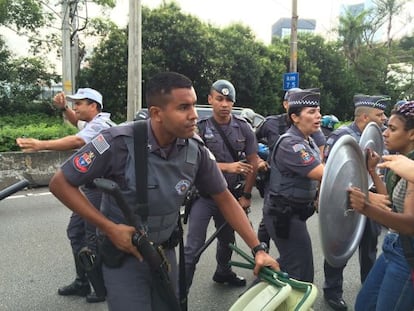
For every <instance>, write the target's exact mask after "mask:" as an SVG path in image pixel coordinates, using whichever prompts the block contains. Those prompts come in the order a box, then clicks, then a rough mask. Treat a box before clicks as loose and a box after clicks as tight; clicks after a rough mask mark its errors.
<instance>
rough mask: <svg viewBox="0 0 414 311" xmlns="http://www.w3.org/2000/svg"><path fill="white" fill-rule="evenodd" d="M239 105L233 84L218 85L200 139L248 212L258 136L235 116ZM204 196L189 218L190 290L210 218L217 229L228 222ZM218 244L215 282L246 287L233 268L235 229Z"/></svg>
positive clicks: (187, 256)
mask: <svg viewBox="0 0 414 311" xmlns="http://www.w3.org/2000/svg"><path fill="white" fill-rule="evenodd" d="M235 101H236V90H235V89H234V86H233V84H231V83H230V82H229V81H227V80H217V81H216V82H214V83H213V85H212V86H211V89H210V94H209V95H208V103H209V104H210V105H212V107H213V116H212V117H207V118H205V119H201V120H200V121H199V122H198V130H199V135H200V137H201V138H202V139H203V141H204V143H205V144H206V146H207V147H208V148H209V149H210V151H211V152H212V153H213V154H214V157H215V158H216V160H217V163H218V166H219V168H220V170H221V171H222V173H223V175H224V177H225V178H226V181H227V185H228V189H229V190H230V191H231V192H232V193H233V195H234V196H235V198H236V199H237V200H238V202H239V204H240V206H241V207H242V208H243V209H245V210H246V209H247V208H249V207H250V204H251V190H252V188H253V186H254V183H255V178H256V170H257V162H258V155H257V143H256V138H255V136H254V132H253V130H252V128H251V126H250V125H249V124H248V123H247V122H246V120H245V119H244V118H242V117H238V116H235V115H232V113H231V112H232V108H233V105H234V102H235ZM220 129H221V130H222V133H220ZM223 134H224V135H225V137H227V139H228V143H229V144H230V148H229V147H228V146H227V144H226V143H225V139H224V138H223ZM230 149H232V150H230ZM243 178H245V185H244V190H243V189H241V190H242V191H243V192H239V191H236V188H237V186H239V185H240V182H241V180H242V179H243ZM200 194H201V197H200V198H199V199H198V200H196V201H195V202H194V203H193V205H192V208H191V211H190V214H189V225H188V234H187V241H186V245H185V248H184V253H185V263H186V278H187V286H188V288H190V286H191V283H192V280H193V275H194V273H195V268H196V264H197V262H198V259H199V258H197V252H198V250H199V249H200V248H201V247H202V246H203V244H204V242H205V240H206V232H207V227H208V224H209V222H210V218H211V217H213V219H214V222H215V226H216V228H219V227H220V226H221V225H222V224H223V223H224V222H225V218H224V217H223V214H222V212H221V210H220V209H219V208H218V206H217V203H216V202H215V201H214V200H213V198H212V197H211V196H209V195H207V194H206V193H203V191H200ZM217 240H218V241H217V252H216V260H217V267H216V271H215V273H214V275H213V280H214V281H215V282H217V283H227V284H229V285H231V286H245V285H246V280H245V279H244V278H242V277H240V276H237V275H236V274H235V273H234V272H233V271H232V269H231V266H230V264H229V261H230V259H231V255H232V250H231V249H230V247H229V246H228V245H229V243H234V241H235V236H234V230H233V229H232V228H231V226H225V227H224V228H223V229H222V230H221V231H220V233H219V234H218V236H217Z"/></svg>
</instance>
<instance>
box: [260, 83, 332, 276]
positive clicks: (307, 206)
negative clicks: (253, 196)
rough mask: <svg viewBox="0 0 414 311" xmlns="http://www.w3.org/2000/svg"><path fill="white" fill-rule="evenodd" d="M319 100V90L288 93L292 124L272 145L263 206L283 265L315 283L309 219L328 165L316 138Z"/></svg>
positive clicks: (281, 265)
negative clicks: (267, 189)
mask: <svg viewBox="0 0 414 311" xmlns="http://www.w3.org/2000/svg"><path fill="white" fill-rule="evenodd" d="M319 99H320V94H319V92H314V91H308V90H302V91H299V92H295V93H292V94H289V96H288V103H289V108H288V115H289V118H290V120H291V122H292V126H291V127H290V128H289V129H288V130H287V131H286V133H285V134H284V135H282V136H281V137H280V138H279V140H278V141H277V142H276V144H275V146H274V148H273V152H272V155H271V157H270V160H269V164H270V167H271V170H270V181H269V191H268V195H266V196H265V198H264V206H263V219H264V224H265V226H266V229H267V232H269V234H270V236H271V238H272V240H273V241H274V242H275V244H276V246H277V248H278V250H279V254H280V257H279V259H278V262H279V263H280V267H281V269H282V270H283V271H286V272H287V273H289V275H290V277H292V278H295V279H298V280H301V281H306V282H313V277H314V266H313V254H312V244H311V240H310V236H309V232H308V229H307V227H306V220H307V219H308V218H309V217H310V216H311V215H312V214H313V213H314V211H315V208H314V200H315V198H316V194H317V186H318V184H319V181H320V180H321V179H322V174H323V169H324V166H323V164H322V163H321V158H320V153H319V148H318V146H317V145H316V144H315V142H314V140H313V139H312V137H311V135H312V134H313V133H315V132H318V131H319V130H320V129H319V127H320V119H321V114H320V111H319Z"/></svg>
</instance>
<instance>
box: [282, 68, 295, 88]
mask: <svg viewBox="0 0 414 311" xmlns="http://www.w3.org/2000/svg"><path fill="white" fill-rule="evenodd" d="M294 87H299V72H288V73H284V74H283V90H284V91H287V90H290V89H291V88H294Z"/></svg>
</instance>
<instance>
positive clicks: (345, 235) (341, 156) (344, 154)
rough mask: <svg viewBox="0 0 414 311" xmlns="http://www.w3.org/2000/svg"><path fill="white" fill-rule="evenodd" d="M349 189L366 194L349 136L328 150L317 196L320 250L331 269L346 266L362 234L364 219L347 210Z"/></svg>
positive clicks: (358, 158) (356, 151) (359, 158)
mask: <svg viewBox="0 0 414 311" xmlns="http://www.w3.org/2000/svg"><path fill="white" fill-rule="evenodd" d="M349 186H356V187H358V188H360V189H361V190H362V191H363V192H364V193H365V194H368V180H367V174H366V168H365V164H364V157H363V154H362V151H361V148H360V147H359V145H358V143H357V142H356V140H355V139H354V138H353V137H352V136H351V135H344V136H342V137H341V138H339V139H338V141H337V142H336V143H335V144H334V146H333V147H332V150H331V152H330V154H329V158H328V161H327V162H326V165H325V169H324V173H323V176H322V183H321V187H320V193H319V228H320V233H321V242H322V250H323V253H324V255H325V259H326V260H327V261H328V263H329V264H330V265H331V266H333V267H341V266H343V265H345V264H346V262H347V261H348V259H349V258H350V257H351V256H352V254H353V253H354V252H355V250H356V248H357V247H358V245H359V241H360V240H361V237H362V233H363V232H364V226H365V220H366V219H365V216H363V215H362V214H359V213H358V212H356V211H354V210H353V209H351V208H350V207H349V202H348V192H347V189H348V187H349Z"/></svg>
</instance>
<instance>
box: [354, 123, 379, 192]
mask: <svg viewBox="0 0 414 311" xmlns="http://www.w3.org/2000/svg"><path fill="white" fill-rule="evenodd" d="M359 147H361V150H362V154H363V156H364V164H365V165H366V159H367V152H366V150H367V149H368V148H369V149H371V150H374V151H375V152H376V153H378V155H379V156H382V155H383V153H384V149H385V147H384V139H383V137H382V131H381V129H380V127H379V126H378V125H377V123H375V122H370V123H368V125H367V126H366V127H365V129H364V131H363V132H362V135H361V139H360V140H359ZM367 176H368V189H369V188H371V187H372V186H373V185H374V182H373V181H372V178H371V176H370V175H369V174H368V173H367Z"/></svg>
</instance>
